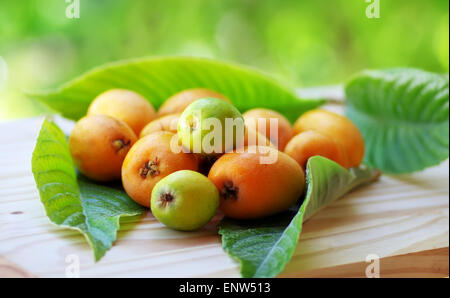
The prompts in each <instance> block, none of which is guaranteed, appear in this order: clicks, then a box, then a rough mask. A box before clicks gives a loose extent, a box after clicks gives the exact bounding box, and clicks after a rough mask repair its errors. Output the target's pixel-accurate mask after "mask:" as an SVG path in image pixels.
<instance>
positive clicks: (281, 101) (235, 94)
mask: <svg viewBox="0 0 450 298" xmlns="http://www.w3.org/2000/svg"><path fill="white" fill-rule="evenodd" d="M199 87H202V88H209V89H213V90H216V91H218V92H220V93H222V94H224V95H225V96H227V97H228V98H230V99H231V100H232V101H233V103H234V104H235V105H236V107H237V108H238V109H240V110H241V111H245V110H248V109H251V108H254V107H263V108H270V109H275V110H277V111H279V112H281V113H283V114H285V115H286V116H287V117H288V118H290V119H291V120H292V121H294V120H295V119H296V118H297V117H298V116H299V115H300V114H301V113H303V112H305V111H307V110H309V109H313V108H315V107H318V106H320V105H321V104H323V102H324V101H322V100H300V99H298V98H297V97H296V96H295V95H294V93H293V92H291V90H289V89H287V88H285V87H283V86H281V85H280V84H279V83H277V82H275V81H274V80H273V79H271V78H269V77H268V76H266V75H264V74H262V73H260V72H259V71H256V70H253V69H249V68H246V67H243V66H238V65H234V64H228V63H223V62H217V61H213V60H208V59H201V58H180V57H172V58H170V57H166V58H148V59H140V60H132V61H125V62H119V63H114V64H108V65H105V66H102V67H99V68H97V69H94V70H92V71H90V72H88V73H87V74H85V75H83V76H81V77H79V78H77V79H75V80H73V81H71V82H69V83H67V84H65V85H63V86H62V87H61V88H59V89H57V90H54V91H50V92H45V93H30V94H29V95H30V96H32V97H34V98H36V99H38V100H40V101H41V102H43V103H45V104H46V105H48V106H49V107H50V108H52V109H54V110H56V111H57V112H59V113H61V114H62V115H63V116H64V117H67V118H70V119H75V120H76V119H79V118H81V117H83V116H84V115H85V114H86V111H87V109H88V107H89V104H90V102H91V101H92V100H93V99H94V98H95V97H96V96H97V95H98V94H100V93H101V92H103V91H106V90H108V89H111V88H125V89H129V90H133V91H136V92H138V93H140V94H142V95H143V96H144V97H146V98H147V99H148V100H149V101H150V102H151V103H152V104H153V106H154V107H155V108H158V107H159V106H160V105H161V104H162V103H163V102H164V100H166V99H167V98H168V97H170V96H171V95H173V94H175V93H177V92H179V91H182V90H184V89H188V88H199Z"/></svg>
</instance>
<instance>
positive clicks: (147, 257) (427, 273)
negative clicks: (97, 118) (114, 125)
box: [0, 118, 449, 277]
mask: <svg viewBox="0 0 450 298" xmlns="http://www.w3.org/2000/svg"><path fill="white" fill-rule="evenodd" d="M41 121H42V119H41V118H33V119H27V120H18V121H13V122H4V123H0V136H1V137H2V142H1V143H0V277H13V276H24V277H28V276H35V277H65V276H66V272H69V273H70V272H71V271H70V270H71V268H72V267H71V266H73V265H74V264H75V263H74V262H73V261H74V260H79V264H80V276H81V277H238V276H239V268H238V265H237V264H236V263H235V262H234V261H233V260H232V259H231V258H229V257H228V256H227V254H226V253H225V252H224V251H223V250H222V248H221V243H220V239H219V237H218V236H217V233H216V227H215V224H216V223H217V220H218V219H217V218H216V219H215V220H214V221H213V222H212V223H211V224H209V225H208V226H207V227H205V228H204V229H202V230H200V231H197V232H188V233H186V232H176V231H172V230H169V229H167V228H165V227H164V226H163V225H162V224H160V223H158V222H157V221H156V220H155V219H154V218H153V216H152V215H151V214H150V213H148V214H146V215H144V216H142V217H139V218H130V219H125V220H123V221H122V227H121V230H120V231H119V233H118V240H117V242H116V243H115V245H114V246H113V247H112V249H111V250H110V251H108V252H107V254H106V256H105V257H104V258H103V259H102V260H101V261H100V262H98V263H95V262H94V260H93V254H92V251H91V249H90V248H89V246H88V244H87V243H86V241H85V239H84V238H83V236H81V235H80V234H78V233H77V232H75V231H70V230H65V229H61V228H59V227H57V226H54V225H53V224H51V223H50V222H49V220H48V219H47V217H46V216H45V213H44V209H43V206H42V205H41V202H40V200H39V196H38V191H37V189H36V187H35V183H34V179H33V176H32V174H31V153H32V150H33V147H34V144H35V139H36V136H37V133H38V131H39V128H40V123H41ZM63 124H64V125H63V127H65V128H66V129H69V126H70V125H69V126H68V125H67V123H63ZM448 179H449V163H448V161H447V162H445V163H443V164H442V165H440V166H438V167H435V168H431V169H428V170H426V171H425V172H421V173H416V174H413V175H405V176H399V177H390V176H386V175H384V176H382V177H381V178H380V180H379V181H378V182H376V183H373V184H371V185H368V186H365V187H362V188H360V189H358V190H355V191H353V192H351V193H349V194H347V195H346V196H345V197H343V198H342V199H340V200H338V201H337V202H335V203H333V204H332V205H330V206H328V207H327V208H325V209H324V210H322V211H321V212H319V213H318V214H317V215H315V216H314V217H312V218H311V219H310V220H309V221H307V222H306V223H305V224H304V229H303V233H302V235H301V238H300V242H299V244H298V246H297V249H296V251H295V254H294V257H293V258H292V260H291V262H290V263H289V264H288V265H287V266H286V268H285V270H284V272H283V273H282V274H281V276H285V277H303V276H305V277H317V276H321V277H364V276H365V272H366V268H367V266H368V265H369V263H367V262H366V257H367V256H369V255H377V256H379V258H380V260H379V268H380V276H381V277H419V276H420V277H422V276H423V277H444V276H448V274H449V180H448Z"/></svg>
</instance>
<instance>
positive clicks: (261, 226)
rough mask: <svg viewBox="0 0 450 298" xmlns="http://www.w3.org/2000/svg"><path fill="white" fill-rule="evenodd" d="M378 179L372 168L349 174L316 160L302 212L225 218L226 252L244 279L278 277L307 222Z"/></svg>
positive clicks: (312, 160) (312, 162)
mask: <svg viewBox="0 0 450 298" xmlns="http://www.w3.org/2000/svg"><path fill="white" fill-rule="evenodd" d="M378 175H379V173H378V172H376V171H373V170H371V169H369V168H365V167H361V168H354V169H351V170H346V169H344V168H342V167H341V166H339V165H338V164H336V163H335V162H333V161H331V160H328V159H326V158H324V157H320V156H315V157H312V158H310V160H309V161H308V165H307V175H306V182H307V191H306V195H305V199H304V201H303V203H302V204H301V206H300V208H298V207H297V208H292V209H291V210H289V211H287V212H284V213H282V214H278V215H275V216H272V217H269V218H263V219H259V220H251V221H242V220H239V221H238V220H232V219H229V218H224V219H223V220H222V222H221V224H220V226H219V234H221V235H222V245H223V248H224V249H225V251H227V252H228V254H230V255H231V256H232V257H233V258H235V259H236V260H237V261H239V262H240V265H241V274H242V276H243V277H274V276H276V275H277V274H279V273H280V272H281V271H282V270H283V268H284V267H285V265H286V264H287V263H288V262H289V260H290V259H291V257H292V254H293V253H294V249H295V247H296V246H297V243H298V240H299V237H300V233H301V231H302V224H303V222H304V221H305V220H307V219H308V218H309V217H311V216H312V215H313V214H314V213H316V212H317V211H318V210H319V209H321V208H323V207H324V206H326V205H328V204H330V203H331V202H333V201H335V200H336V199H338V198H339V197H341V196H342V195H344V194H345V193H347V192H348V191H350V190H352V189H354V188H355V187H357V186H359V185H362V184H365V183H368V182H370V181H373V180H375V179H376V178H377V177H378Z"/></svg>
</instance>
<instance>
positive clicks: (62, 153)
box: [32, 120, 145, 261]
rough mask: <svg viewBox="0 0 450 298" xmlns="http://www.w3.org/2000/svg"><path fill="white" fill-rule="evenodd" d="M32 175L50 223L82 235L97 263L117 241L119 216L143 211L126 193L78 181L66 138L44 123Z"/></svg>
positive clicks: (34, 156) (81, 179)
mask: <svg viewBox="0 0 450 298" xmlns="http://www.w3.org/2000/svg"><path fill="white" fill-rule="evenodd" d="M32 171H33V175H34V178H35V181H36V185H37V187H38V189H39V194H40V198H41V201H42V203H43V204H44V208H45V211H46V213H47V216H48V217H49V219H50V221H51V222H53V223H54V224H56V225H58V226H61V227H65V228H69V229H74V230H77V231H79V232H81V233H82V234H83V235H84V236H85V237H86V239H87V241H88V242H89V244H90V245H91V247H92V248H93V250H94V256H95V260H96V261H98V260H99V259H100V258H101V257H102V256H103V255H104V254H105V253H106V251H107V250H108V249H110V248H111V246H112V244H113V242H114V241H115V240H116V235H117V230H118V229H119V226H120V224H119V219H120V217H121V216H134V215H139V214H142V213H143V212H144V210H145V209H144V208H142V207H141V206H139V205H138V204H136V203H135V202H134V201H133V200H131V199H130V198H129V197H128V196H127V195H126V194H125V192H123V191H121V190H117V189H114V188H111V187H106V186H102V185H97V184H93V183H91V182H89V181H88V180H87V179H86V178H83V177H77V174H76V171H75V167H74V164H73V161H72V157H71V156H70V152H69V146H68V144H67V141H66V137H65V135H64V133H63V132H62V131H61V129H60V128H59V127H58V126H57V125H56V124H55V123H53V122H51V121H48V120H45V121H44V123H43V124H42V128H41V131H40V133H39V136H38V139H37V143H36V147H35V149H34V152H33V157H32Z"/></svg>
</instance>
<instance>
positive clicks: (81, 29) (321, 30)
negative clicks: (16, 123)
mask: <svg viewBox="0 0 450 298" xmlns="http://www.w3.org/2000/svg"><path fill="white" fill-rule="evenodd" d="M69 4H70V3H66V0H15V1H12V0H0V121H5V120H7V119H12V118H20V117H28V116H32V115H37V114H39V113H43V112H45V107H42V106H40V105H39V104H38V103H36V102H34V101H32V100H30V99H29V98H27V97H26V96H25V95H24V94H23V92H22V91H23V90H36V89H39V90H40V89H47V88H51V87H55V86H58V85H59V84H61V83H63V82H65V81H67V80H69V79H71V78H73V77H75V76H77V75H79V74H81V73H83V72H84V71H86V70H89V69H90V68H92V67H95V66H98V65H100V64H103V63H106V62H110V61H115V60H120V59H127V58H135V57H143V56H153V55H184V56H203V57H211V58H218V59H222V60H228V61H234V62H238V63H243V64H247V65H250V66H253V67H257V68H259V69H262V70H263V71H265V72H267V73H270V74H271V75H273V76H274V77H276V78H278V79H279V80H282V81H283V82H285V83H287V84H291V85H293V86H317V85H325V84H338V83H341V82H343V81H345V80H346V79H347V78H348V77H349V76H350V75H351V74H353V73H355V72H357V71H359V70H361V69H365V68H384V67H393V66H409V67H418V68H423V69H426V70H429V71H435V72H448V70H449V1H448V0H427V1H423V0H380V4H381V10H380V18H379V19H369V18H367V17H366V8H367V6H368V5H369V3H366V0H310V1H303V0H133V1H129V0H80V7H81V12H80V18H79V19H69V18H67V17H66V8H67V6H68V5H69ZM5 79H6V80H5Z"/></svg>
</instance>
